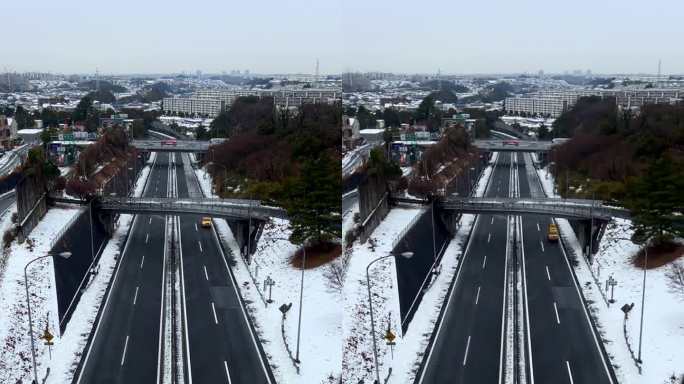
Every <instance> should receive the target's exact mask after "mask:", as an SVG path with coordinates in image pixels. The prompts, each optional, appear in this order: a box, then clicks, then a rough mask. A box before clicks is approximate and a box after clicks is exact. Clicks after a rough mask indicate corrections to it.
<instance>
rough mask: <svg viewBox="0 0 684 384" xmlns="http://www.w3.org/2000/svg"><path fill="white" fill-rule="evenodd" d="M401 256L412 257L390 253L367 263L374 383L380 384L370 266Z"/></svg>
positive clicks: (410, 255)
mask: <svg viewBox="0 0 684 384" xmlns="http://www.w3.org/2000/svg"><path fill="white" fill-rule="evenodd" d="M397 256H401V257H403V258H405V259H410V258H411V257H413V252H402V253H400V254H399V255H395V254H393V253H390V254H389V255H386V256H381V257H378V258H377V259H375V260H373V261H371V262H370V263H368V266H366V284H367V286H368V306H369V307H370V318H371V334H372V335H373V358H374V360H375V383H376V384H380V366H379V365H378V346H377V342H376V341H375V320H374V318H373V300H372V299H371V284H370V274H369V270H370V266H371V265H373V263H375V262H376V261H380V260H382V259H386V258H388V257H397Z"/></svg>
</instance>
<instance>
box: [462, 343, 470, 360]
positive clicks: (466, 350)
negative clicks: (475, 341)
mask: <svg viewBox="0 0 684 384" xmlns="http://www.w3.org/2000/svg"><path fill="white" fill-rule="evenodd" d="M468 348H470V336H468V342H467V343H466V349H465V355H464V356H463V366H464V367H465V365H466V362H467V361H468Z"/></svg>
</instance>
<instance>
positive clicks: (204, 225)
mask: <svg viewBox="0 0 684 384" xmlns="http://www.w3.org/2000/svg"><path fill="white" fill-rule="evenodd" d="M200 224H202V228H211V217H207V216H204V217H203V218H202V220H201V221H200Z"/></svg>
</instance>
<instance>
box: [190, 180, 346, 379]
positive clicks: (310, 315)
mask: <svg viewBox="0 0 684 384" xmlns="http://www.w3.org/2000/svg"><path fill="white" fill-rule="evenodd" d="M196 173H197V178H198V180H199V181H200V185H201V187H202V190H203V192H204V194H205V196H211V197H215V196H214V195H213V194H212V191H211V178H210V176H208V175H207V174H206V172H205V171H204V170H203V169H198V170H196ZM214 227H215V228H216V231H217V232H218V234H219V237H220V238H221V239H222V241H224V243H225V244H227V245H228V246H229V247H230V249H231V251H232V253H233V255H235V259H236V261H237V264H236V265H235V266H234V267H233V273H234V275H235V279H236V280H237V282H238V286H239V287H240V292H241V294H242V297H243V298H244V300H245V302H246V303H247V310H248V312H249V314H250V317H251V318H252V321H253V324H254V326H255V328H256V330H257V333H258V336H259V339H260V340H261V342H262V345H263V348H264V350H265V352H266V354H267V355H268V358H269V364H270V365H271V367H272V368H273V373H274V375H275V377H276V381H278V382H279V383H312V384H315V383H332V382H335V381H334V379H335V378H339V376H340V374H341V364H340V362H341V361H342V341H341V340H342V331H341V318H342V294H341V292H340V291H339V290H336V289H334V288H332V287H331V286H330V284H329V282H328V278H327V277H326V268H327V266H325V265H324V266H320V267H318V268H314V269H308V270H306V271H305V272H304V290H303V292H304V299H303V305H302V325H301V343H300V352H299V359H300V360H301V364H300V369H299V372H297V369H296V368H295V366H294V365H293V362H292V359H291V358H290V356H289V354H288V352H287V349H286V346H285V344H284V342H283V336H282V332H281V321H282V315H281V312H280V311H279V310H278V307H280V306H281V305H283V304H290V303H291V304H292V307H291V308H290V310H289V311H288V314H287V318H286V320H285V335H286V338H287V343H288V345H289V348H290V350H291V353H292V355H293V356H294V354H295V353H296V348H297V344H296V343H297V316H298V312H299V293H300V282H301V277H302V273H301V270H300V269H295V268H293V267H292V266H291V265H290V263H289V260H290V258H291V257H292V255H293V254H294V253H295V251H296V250H297V247H296V246H295V245H294V244H292V243H290V242H289V241H288V240H287V238H288V237H289V236H290V230H289V229H288V222H287V221H286V220H280V219H272V220H271V221H270V222H269V223H268V224H267V225H266V227H265V228H264V231H263V233H262V235H261V238H260V239H259V242H258V243H257V247H256V252H255V254H254V255H253V261H252V262H251V265H248V264H247V263H246V262H245V260H244V259H243V258H242V257H241V256H240V250H239V247H238V244H237V242H236V241H235V238H234V237H233V234H232V232H231V230H230V228H229V227H228V225H227V223H226V222H225V220H214ZM268 277H270V278H271V279H272V280H274V281H275V285H274V286H273V288H272V299H273V303H271V304H268V305H266V304H265V303H264V300H267V299H268V298H269V290H268V289H264V281H265V280H266V279H267V278H268ZM255 281H256V284H255ZM331 378H332V379H331Z"/></svg>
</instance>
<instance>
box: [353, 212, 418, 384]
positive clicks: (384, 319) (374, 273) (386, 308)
mask: <svg viewBox="0 0 684 384" xmlns="http://www.w3.org/2000/svg"><path fill="white" fill-rule="evenodd" d="M423 212H425V209H424V208H422V207H416V208H403V207H396V208H393V209H392V210H390V212H389V213H388V214H387V217H385V219H384V220H383V221H382V222H381V223H380V225H378V227H377V228H376V229H375V230H374V231H373V233H372V234H371V235H370V238H369V240H368V241H366V243H364V244H360V243H358V242H355V243H354V245H353V247H352V250H351V252H352V256H351V259H350V261H349V266H348V268H349V269H348V271H347V277H346V282H345V285H344V294H343V296H344V316H343V318H342V337H343V348H344V352H343V355H342V382H343V383H358V382H360V381H361V380H363V381H364V382H368V383H372V382H373V380H374V379H375V371H374V367H375V362H374V358H373V344H372V343H373V342H372V334H371V324H370V310H369V307H368V290H367V289H368V288H367V284H366V266H367V265H368V263H370V262H371V261H373V260H375V259H376V258H378V257H382V256H387V255H389V254H390V252H391V251H392V248H393V242H394V240H395V239H396V238H397V237H398V236H399V235H400V233H402V231H403V230H404V229H405V227H406V225H407V223H411V222H413V220H414V218H416V217H417V216H419V215H420V214H422V213H423ZM395 271H396V266H395V262H394V258H392V257H388V258H386V259H384V260H382V261H379V262H377V263H375V264H373V267H372V268H371V270H370V275H371V285H372V287H371V289H372V292H373V295H372V297H373V312H374V318H375V320H376V324H375V326H376V328H375V331H376V337H377V345H378V360H379V366H380V371H381V372H382V373H381V380H384V377H385V376H386V374H387V369H388V367H389V366H391V365H392V361H391V357H390V355H391V351H390V348H389V346H388V345H387V344H386V343H385V340H383V339H382V337H383V335H384V332H385V330H386V329H387V327H388V325H389V328H391V329H392V331H393V332H394V333H395V334H397V336H398V337H400V335H399V334H400V333H401V331H400V329H401V326H400V324H401V320H400V318H399V316H400V313H399V304H398V303H399V298H398V292H397V289H398V288H397V285H396V278H395V277H394V275H395ZM399 343H401V340H397V344H399Z"/></svg>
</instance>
